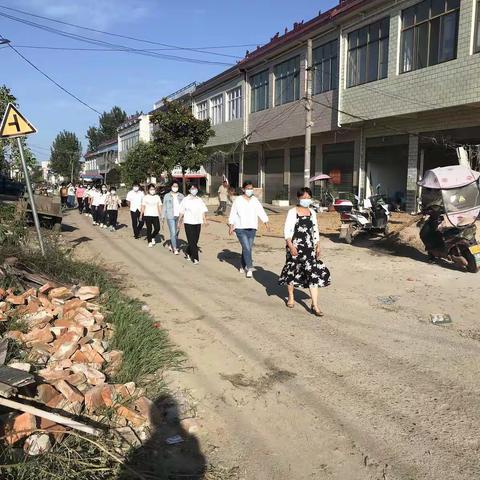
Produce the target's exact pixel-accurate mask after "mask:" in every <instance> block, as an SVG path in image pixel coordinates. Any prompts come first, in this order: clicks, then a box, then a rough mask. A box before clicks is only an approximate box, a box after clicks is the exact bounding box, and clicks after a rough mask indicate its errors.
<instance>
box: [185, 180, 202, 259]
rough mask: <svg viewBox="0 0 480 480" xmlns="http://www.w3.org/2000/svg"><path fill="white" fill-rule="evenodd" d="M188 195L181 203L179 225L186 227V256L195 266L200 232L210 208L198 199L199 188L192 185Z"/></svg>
mask: <svg viewBox="0 0 480 480" xmlns="http://www.w3.org/2000/svg"><path fill="white" fill-rule="evenodd" d="M189 192H190V194H189V195H187V196H186V197H185V198H184V199H183V200H182V203H180V217H179V219H178V225H179V226H181V225H182V223H183V224H184V225H185V234H186V236H187V243H188V245H187V249H186V251H185V254H186V256H187V259H189V260H191V261H192V262H193V263H194V265H198V263H199V259H198V239H199V238H200V231H201V229H202V224H205V225H206V224H207V219H206V217H205V214H206V213H207V212H208V208H207V206H206V205H205V203H204V201H203V200H202V199H201V198H200V197H198V196H197V195H198V188H197V187H196V186H195V185H192V186H191V187H190V190H189Z"/></svg>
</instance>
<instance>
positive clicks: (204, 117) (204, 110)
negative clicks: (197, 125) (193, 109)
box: [197, 100, 209, 120]
mask: <svg viewBox="0 0 480 480" xmlns="http://www.w3.org/2000/svg"><path fill="white" fill-rule="evenodd" d="M203 106H204V108H202V107H203ZM208 113H209V112H208V100H203V101H201V102H198V103H197V118H198V119H199V120H207V119H208V118H209V116H208ZM203 114H204V115H203Z"/></svg>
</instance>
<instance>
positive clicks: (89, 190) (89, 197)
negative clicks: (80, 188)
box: [83, 185, 92, 217]
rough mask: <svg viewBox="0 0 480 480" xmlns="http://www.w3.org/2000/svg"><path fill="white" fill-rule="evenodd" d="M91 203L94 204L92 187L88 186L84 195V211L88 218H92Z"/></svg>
mask: <svg viewBox="0 0 480 480" xmlns="http://www.w3.org/2000/svg"><path fill="white" fill-rule="evenodd" d="M91 202H92V186H91V185H87V188H86V189H85V192H84V194H83V211H84V213H85V215H86V216H87V217H91V216H92V208H91V205H90V204H91Z"/></svg>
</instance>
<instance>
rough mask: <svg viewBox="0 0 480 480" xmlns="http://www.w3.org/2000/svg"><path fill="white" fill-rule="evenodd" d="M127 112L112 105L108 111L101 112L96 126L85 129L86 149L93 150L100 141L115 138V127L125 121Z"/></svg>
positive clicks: (96, 148)
mask: <svg viewBox="0 0 480 480" xmlns="http://www.w3.org/2000/svg"><path fill="white" fill-rule="evenodd" d="M126 120H127V114H126V113H125V112H124V111H123V110H122V109H121V108H120V107H117V106H115V107H113V108H112V109H111V110H110V111H109V112H103V113H102V115H101V116H100V119H99V126H98V127H90V128H89V129H88V130H87V136H86V137H87V139H88V151H89V152H95V151H96V150H98V147H99V145H100V144H101V143H102V142H105V141H107V140H111V139H112V138H116V136H117V128H118V127H119V126H120V125H121V124H122V123H125V121H126Z"/></svg>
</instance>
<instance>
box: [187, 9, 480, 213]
mask: <svg viewBox="0 0 480 480" xmlns="http://www.w3.org/2000/svg"><path fill="white" fill-rule="evenodd" d="M478 24H479V2H478V1H477V0H423V1H420V2H419V1H418V0H417V1H415V0H370V1H366V0H344V1H341V2H340V4H339V5H338V6H337V7H335V8H332V9H331V10H328V11H326V12H324V13H321V14H320V15H318V16H317V17H315V18H314V19H312V20H310V21H308V22H302V23H299V24H295V25H294V28H293V29H292V30H291V31H287V30H286V31H285V33H284V34H283V35H280V34H276V35H275V36H274V37H273V38H272V39H271V41H270V42H269V43H268V44H266V45H264V46H262V47H260V48H258V49H256V50H255V51H253V52H251V53H248V52H247V55H246V57H245V58H244V59H243V60H242V61H241V62H239V63H238V64H237V65H236V66H235V67H232V68H230V69H229V70H227V71H225V72H223V73H221V74H220V75H217V76H216V77H214V78H212V79H210V80H208V81H206V82H204V83H203V84H202V85H201V87H200V88H198V91H197V92H196V93H195V94H194V112H195V114H196V115H197V117H198V118H210V120H211V122H212V125H213V128H214V129H215V132H216V137H214V138H213V139H211V141H210V143H209V147H211V151H212V158H213V159H215V158H216V157H219V158H220V161H217V162H214V165H217V169H218V171H216V172H215V173H216V178H218V179H220V178H221V174H222V173H223V174H224V175H226V176H227V177H228V178H229V180H230V181H231V183H232V184H236V183H239V182H241V180H242V179H243V178H246V177H249V178H251V179H252V180H253V181H254V182H256V183H257V184H258V185H259V186H261V187H263V191H264V199H265V200H266V201H271V200H273V199H275V198H290V199H291V200H293V199H294V197H295V191H296V189H297V188H298V187H300V186H302V185H303V177H304V145H305V142H304V135H305V122H306V109H307V108H308V104H307V101H306V86H307V72H309V71H310V72H311V74H312V93H313V99H312V107H313V110H312V122H313V126H312V151H311V159H312V160H311V168H310V172H309V173H310V174H311V175H312V176H313V174H315V173H320V172H323V173H327V174H330V175H331V177H332V180H333V183H334V184H335V188H336V189H337V190H338V191H349V192H352V193H358V194H359V195H360V196H361V197H364V196H365V195H369V194H371V193H373V192H374V191H375V189H376V187H377V185H381V187H380V188H381V190H382V191H383V192H384V193H386V195H387V196H388V197H389V199H390V200H391V201H392V202H395V203H397V204H400V205H402V206H404V207H405V208H407V210H413V209H414V208H415V207H416V195H417V187H416V182H417V180H418V178H419V177H420V176H421V175H422V174H423V172H424V170H425V169H429V168H433V167H436V166H441V165H446V164H451V163H457V162H458V160H457V154H456V151H455V147H456V146H460V145H469V146H475V145H478V144H480V127H479V126H480V121H479V120H477V115H476V113H477V110H478V108H479V102H480V93H479V89H478V87H479V83H480V77H479V75H478V73H479V68H480V55H479V54H480V31H479V29H478ZM308 40H311V42H312V44H313V52H312V63H311V65H308V63H307V45H308ZM211 168H213V167H211ZM237 172H238V173H237ZM212 176H213V172H212Z"/></svg>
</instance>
